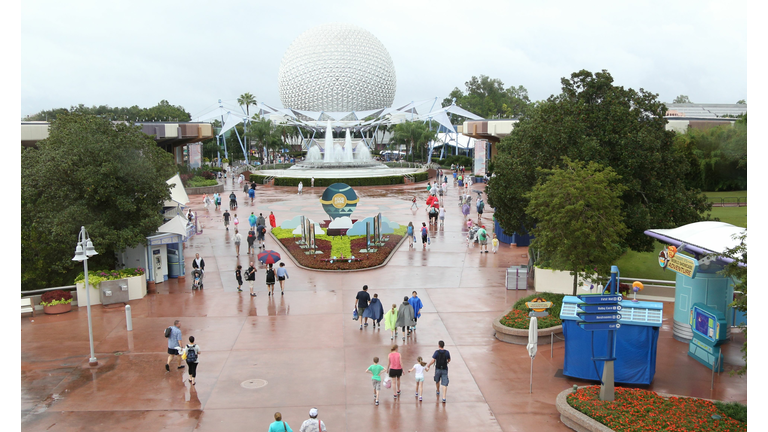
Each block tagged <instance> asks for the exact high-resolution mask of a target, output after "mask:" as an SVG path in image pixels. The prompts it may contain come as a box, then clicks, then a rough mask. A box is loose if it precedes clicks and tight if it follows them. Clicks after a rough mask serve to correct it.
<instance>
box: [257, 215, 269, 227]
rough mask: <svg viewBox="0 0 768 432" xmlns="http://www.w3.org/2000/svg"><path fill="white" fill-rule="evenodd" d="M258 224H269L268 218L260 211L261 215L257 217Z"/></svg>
mask: <svg viewBox="0 0 768 432" xmlns="http://www.w3.org/2000/svg"><path fill="white" fill-rule="evenodd" d="M256 225H262V226H267V220H266V219H264V215H263V214H261V213H259V217H257V218H256Z"/></svg>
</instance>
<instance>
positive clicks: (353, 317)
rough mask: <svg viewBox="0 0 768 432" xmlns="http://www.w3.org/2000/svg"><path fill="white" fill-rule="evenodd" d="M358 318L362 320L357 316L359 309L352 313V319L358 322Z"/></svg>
mask: <svg viewBox="0 0 768 432" xmlns="http://www.w3.org/2000/svg"><path fill="white" fill-rule="evenodd" d="M358 318H360V317H359V316H357V309H355V310H353V311H352V319H353V320H355V321H357V319H358Z"/></svg>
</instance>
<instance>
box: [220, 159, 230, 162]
mask: <svg viewBox="0 0 768 432" xmlns="http://www.w3.org/2000/svg"><path fill="white" fill-rule="evenodd" d="M221 163H229V159H227V158H221Z"/></svg>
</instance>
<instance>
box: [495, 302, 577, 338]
mask: <svg viewBox="0 0 768 432" xmlns="http://www.w3.org/2000/svg"><path fill="white" fill-rule="evenodd" d="M511 310H512V309H510V310H508V311H506V312H504V313H503V314H501V315H499V316H498V317H496V319H494V320H493V329H494V330H495V331H496V332H495V336H496V339H498V340H500V341H502V342H506V343H511V344H515V345H528V330H527V329H515V328H511V327H507V326H505V325H502V324H501V322H500V321H501V319H502V318H504V316H505V315H506V314H508V313H509V312H510V311H511ZM538 334H539V339H538V344H537V345H549V344H550V339H551V338H548V337H546V336H549V335H551V334H554V335H555V336H557V335H562V334H563V326H561V325H559V326H556V327H549V328H545V329H539V331H538ZM561 339H562V338H561Z"/></svg>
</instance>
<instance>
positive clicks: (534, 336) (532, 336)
mask: <svg viewBox="0 0 768 432" xmlns="http://www.w3.org/2000/svg"><path fill="white" fill-rule="evenodd" d="M538 343H539V321H538V319H537V318H536V317H532V318H531V324H530V325H529V326H528V346H527V349H528V355H529V356H531V388H530V390H529V391H528V392H529V393H533V358H534V357H536V350H537V348H538V347H537V344H538Z"/></svg>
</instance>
